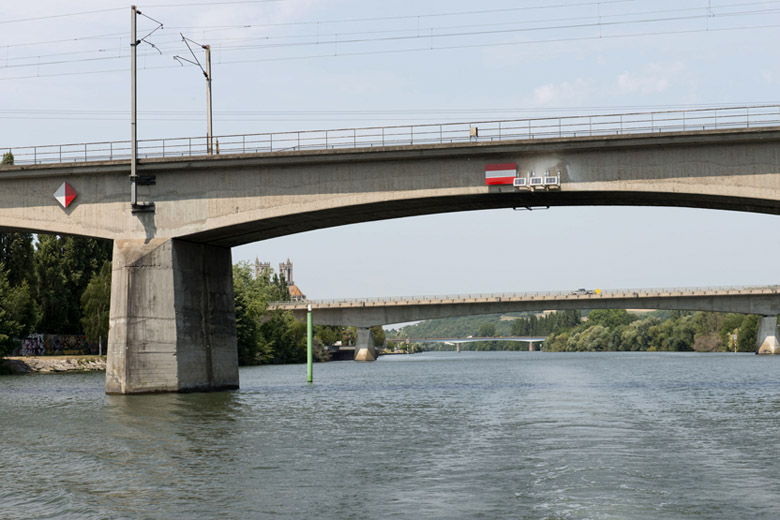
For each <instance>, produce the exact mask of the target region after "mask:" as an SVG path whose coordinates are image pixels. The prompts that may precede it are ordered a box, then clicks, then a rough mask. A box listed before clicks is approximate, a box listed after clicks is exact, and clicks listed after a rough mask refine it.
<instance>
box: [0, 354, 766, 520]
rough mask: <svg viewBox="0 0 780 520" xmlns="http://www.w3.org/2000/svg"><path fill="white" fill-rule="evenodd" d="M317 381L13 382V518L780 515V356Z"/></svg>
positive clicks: (7, 512) (557, 360) (433, 366)
mask: <svg viewBox="0 0 780 520" xmlns="http://www.w3.org/2000/svg"><path fill="white" fill-rule="evenodd" d="M305 377H306V374H305V367H302V366H281V367H255V368H247V369H242V371H241V386H242V388H241V390H239V391H236V392H224V393H213V394H163V395H149V396H106V395H104V393H103V375H102V374H67V375H33V376H19V377H7V378H6V377H4V378H0V410H2V419H0V434H1V435H2V442H1V443H0V455H1V456H2V466H0V467H2V470H0V471H1V473H0V475H2V477H3V479H2V481H3V485H2V486H0V518H1V519H9V520H10V519H13V520H16V519H33V518H35V519H37V518H73V519H84V518H87V519H90V518H94V519H103V518H111V519H113V518H128V519H141V518H174V517H176V518H196V519H200V518H203V519H212V518H228V519H242V520H244V519H247V518H270V517H282V518H301V519H303V518H306V519H309V518H326V519H343V518H392V517H399V518H407V517H420V518H442V519H445V518H446V519H451V518H491V519H492V518H528V519H536V518H605V519H607V518H609V519H612V518H615V519H618V518H648V519H650V518H670V519H671V518H680V517H683V516H685V517H690V518H724V519H725V518H729V519H731V518H745V517H750V518H777V517H778V516H779V515H780V505H778V499H777V497H778V496H780V485H779V484H778V479H777V468H778V467H780V455H778V454H777V450H775V449H774V444H775V443H776V440H777V438H778V434H780V415H778V414H780V358H768V357H760V358H759V357H757V356H752V355H735V354H723V355H689V354H654V353H605V354H545V353H527V352H525V353H470V352H464V353H461V354H455V353H437V354H423V355H415V356H398V357H386V358H381V359H380V361H378V362H376V363H369V364H359V363H350V362H341V363H329V364H326V365H318V366H317V367H316V370H315V384H313V385H307V384H306V383H305Z"/></svg>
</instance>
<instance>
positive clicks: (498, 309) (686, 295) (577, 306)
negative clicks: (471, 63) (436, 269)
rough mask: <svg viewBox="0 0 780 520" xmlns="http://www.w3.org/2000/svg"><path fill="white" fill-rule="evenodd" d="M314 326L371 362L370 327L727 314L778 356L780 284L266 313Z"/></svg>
mask: <svg viewBox="0 0 780 520" xmlns="http://www.w3.org/2000/svg"><path fill="white" fill-rule="evenodd" d="M309 306H311V309H312V321H313V322H314V323H316V324H318V325H339V326H357V327H358V337H357V351H356V352H355V359H356V360H359V361H366V360H373V359H375V358H376V352H375V351H374V348H373V342H372V339H371V330H370V327H373V326H376V325H388V324H391V323H404V322H409V321H417V320H429V319H438V318H451V317H455V316H474V315H479V314H504V313H509V312H528V311H544V310H585V309H649V310H657V309H666V310H684V311H710V312H729V313H738V314H759V315H761V316H764V318H763V319H762V320H761V323H760V327H759V338H758V345H757V346H756V352H758V353H761V354H777V353H780V342H778V337H777V315H778V314H780V285H773V286H767V287H705V288H677V289H616V290H604V291H586V290H582V289H580V290H576V291H556V292H531V293H502V294H466V295H449V296H416V297H400V298H368V299H345V300H319V301H315V300H312V301H297V302H276V303H273V304H271V305H270V306H269V308H271V309H278V310H286V311H291V312H293V314H295V316H296V317H297V318H298V319H301V320H302V319H305V317H306V313H307V311H308V307H309Z"/></svg>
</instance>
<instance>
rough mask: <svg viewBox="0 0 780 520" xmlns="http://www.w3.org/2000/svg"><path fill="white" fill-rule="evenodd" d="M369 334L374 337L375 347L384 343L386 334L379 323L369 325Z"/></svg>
mask: <svg viewBox="0 0 780 520" xmlns="http://www.w3.org/2000/svg"><path fill="white" fill-rule="evenodd" d="M371 336H372V337H373V338H374V346H375V347H381V346H382V345H384V344H385V339H386V337H387V335H386V334H385V329H383V328H382V326H381V325H377V326H375V327H371Z"/></svg>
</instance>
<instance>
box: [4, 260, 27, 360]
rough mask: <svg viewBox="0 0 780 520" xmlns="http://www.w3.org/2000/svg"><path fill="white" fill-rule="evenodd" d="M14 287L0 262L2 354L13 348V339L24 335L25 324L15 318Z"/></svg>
mask: <svg viewBox="0 0 780 520" xmlns="http://www.w3.org/2000/svg"><path fill="white" fill-rule="evenodd" d="M13 293H14V289H13V287H11V285H10V284H9V283H8V276H7V275H6V271H5V266H4V265H3V264H0V356H2V355H6V354H7V353H8V352H10V350H11V349H12V348H13V340H14V339H15V338H18V337H20V336H22V335H23V333H24V332H25V331H24V325H23V324H22V323H20V322H19V321H18V320H17V319H15V318H14V308H13V306H14V305H15V302H14V300H15V296H14V294H13Z"/></svg>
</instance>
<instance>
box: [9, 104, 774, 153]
mask: <svg viewBox="0 0 780 520" xmlns="http://www.w3.org/2000/svg"><path fill="white" fill-rule="evenodd" d="M772 126H780V105H761V106H743V107H723V108H699V109H691V110H667V111H661V112H634V113H624V114H599V115H582V116H564V117H546V118H526V119H512V120H494V121H476V122H464V123H442V124H422V125H405V126H375V127H366V128H341V129H332V130H304V131H298V132H277V133H259V134H239V135H223V136H216V137H215V140H216V142H217V143H218V149H219V153H220V155H233V154H254V153H269V152H286V151H299V150H301V151H302V150H334V149H357V148H376V147H390V146H409V145H426V144H427V145H430V144H447V143H465V142H480V143H482V142H494V141H509V140H532V139H550V138H574V137H598V136H610V135H628V134H652V133H658V132H688V131H703V130H727V129H741V128H755V127H772ZM2 151H10V152H12V153H13V155H14V160H15V163H16V164H43V163H50V164H51V163H54V164H56V163H70V162H93V161H111V160H124V159H129V158H130V153H131V146H130V141H129V140H128V141H103V142H92V143H79V144H60V145H43V146H24V147H11V148H3V149H2ZM206 155H208V152H207V148H206V137H205V136H200V137H178V138H167V139H144V140H139V141H138V156H139V158H140V159H150V158H165V157H198V156H206Z"/></svg>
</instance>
